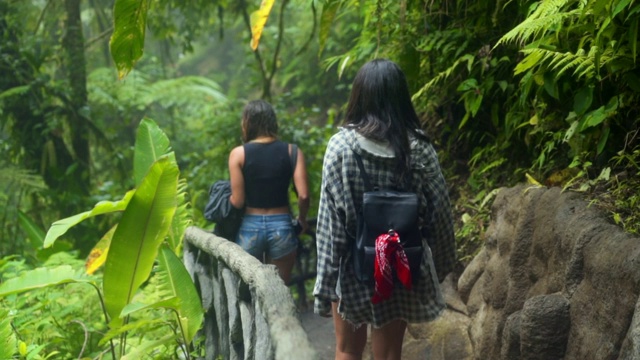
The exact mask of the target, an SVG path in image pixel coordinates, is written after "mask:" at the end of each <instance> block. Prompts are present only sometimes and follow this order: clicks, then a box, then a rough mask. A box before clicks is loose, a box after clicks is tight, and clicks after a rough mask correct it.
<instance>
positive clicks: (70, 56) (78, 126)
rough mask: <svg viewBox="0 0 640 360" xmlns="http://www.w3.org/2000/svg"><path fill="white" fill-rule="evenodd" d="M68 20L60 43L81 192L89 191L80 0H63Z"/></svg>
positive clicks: (85, 90)
mask: <svg viewBox="0 0 640 360" xmlns="http://www.w3.org/2000/svg"><path fill="white" fill-rule="evenodd" d="M65 10H66V13H67V20H66V22H65V35H64V39H63V46H64V49H65V52H66V56H67V57H66V62H67V63H66V68H67V76H68V79H69V85H70V87H71V99H70V103H71V111H70V113H69V126H70V129H71V147H72V152H73V156H74V157H75V161H76V162H77V165H78V170H77V171H78V172H77V173H76V176H75V179H76V181H77V184H76V185H77V186H78V187H79V190H81V191H82V192H85V193H88V192H89V184H90V176H89V164H90V154H89V137H88V126H87V123H86V122H87V121H88V119H87V117H86V116H87V115H88V114H86V112H87V70H86V61H85V54H84V36H83V34H82V21H81V19H80V0H65Z"/></svg>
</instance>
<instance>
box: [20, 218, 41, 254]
mask: <svg viewBox="0 0 640 360" xmlns="http://www.w3.org/2000/svg"><path fill="white" fill-rule="evenodd" d="M18 222H19V223H20V227H22V230H24V232H25V233H26V234H27V237H28V238H29V240H30V241H31V244H33V245H34V246H36V247H37V248H40V247H42V244H43V243H44V236H45V234H44V231H43V230H42V229H41V228H40V226H38V224H36V223H35V222H34V221H33V220H31V218H30V217H29V216H27V214H25V213H24V212H22V211H21V210H18Z"/></svg>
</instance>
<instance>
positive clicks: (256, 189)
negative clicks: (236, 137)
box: [229, 100, 309, 284]
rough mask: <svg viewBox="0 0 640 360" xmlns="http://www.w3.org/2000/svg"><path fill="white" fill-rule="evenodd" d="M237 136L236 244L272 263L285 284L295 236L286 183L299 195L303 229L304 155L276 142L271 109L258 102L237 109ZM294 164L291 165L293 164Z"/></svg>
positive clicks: (232, 161) (233, 159)
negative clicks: (239, 122) (240, 216)
mask: <svg viewBox="0 0 640 360" xmlns="http://www.w3.org/2000/svg"><path fill="white" fill-rule="evenodd" d="M242 138H243V141H244V145H242V146H238V147H236V148H234V149H233V150H232V151H231V154H230V155H229V176H230V182H231V198H230V201H231V204H232V205H233V206H234V207H236V208H238V209H242V208H244V214H245V215H244V218H243V220H242V225H241V226H240V230H239V231H238V236H237V237H236V239H235V242H236V243H237V244H238V245H240V246H241V247H242V248H243V249H244V250H245V251H247V252H248V253H249V254H251V255H253V256H255V257H256V258H258V260H260V261H262V262H266V263H270V264H274V265H276V267H277V268H278V272H279V274H280V276H281V277H282V279H283V280H284V282H285V284H286V283H288V282H289V278H290V276H291V270H292V269H293V265H294V262H295V257H296V249H297V246H298V239H297V236H296V234H295V233H294V230H293V225H292V221H291V212H290V206H289V184H290V183H291V180H292V179H293V184H294V186H295V188H296V192H297V194H298V216H297V220H298V222H299V224H300V225H301V226H302V232H304V231H306V229H307V227H308V225H307V212H308V210H309V187H308V182H307V170H306V166H305V163H304V155H303V153H302V151H301V150H298V151H297V156H296V159H293V158H291V148H292V147H291V144H287V143H284V142H282V141H280V140H278V123H277V120H276V114H275V111H274V110H273V107H272V106H271V105H270V104H269V103H267V102H266V101H263V100H254V101H251V102H249V103H248V104H247V105H246V106H245V108H244V111H243V112H242ZM293 164H295V168H293V167H294V166H292V165H293Z"/></svg>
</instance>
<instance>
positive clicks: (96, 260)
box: [85, 225, 118, 275]
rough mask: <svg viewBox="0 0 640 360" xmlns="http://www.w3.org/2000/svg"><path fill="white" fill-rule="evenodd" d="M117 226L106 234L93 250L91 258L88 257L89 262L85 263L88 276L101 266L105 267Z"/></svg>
mask: <svg viewBox="0 0 640 360" xmlns="http://www.w3.org/2000/svg"><path fill="white" fill-rule="evenodd" d="M116 227H118V226H117V225H115V226H114V227H112V228H111V229H109V231H107V233H106V234H104V236H103V237H102V239H100V241H98V243H97V244H96V246H94V247H93V249H91V252H90V253H89V256H88V257H87V262H86V263H85V269H86V270H87V274H89V275H91V274H93V273H94V272H95V271H96V270H98V269H99V268H100V266H102V265H104V262H105V261H106V260H107V254H108V253H109V246H110V245H111V238H112V237H113V233H114V232H115V231H116Z"/></svg>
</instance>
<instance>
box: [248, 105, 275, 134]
mask: <svg viewBox="0 0 640 360" xmlns="http://www.w3.org/2000/svg"><path fill="white" fill-rule="evenodd" d="M242 126H243V127H244V133H243V138H242V140H244V141H245V142H248V141H251V140H254V139H256V138H257V137H259V136H272V137H277V136H278V121H277V119H276V112H275V110H273V106H271V104H269V103H268V102H266V101H264V100H252V101H249V103H248V104H247V105H245V107H244V110H243V111H242Z"/></svg>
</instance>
